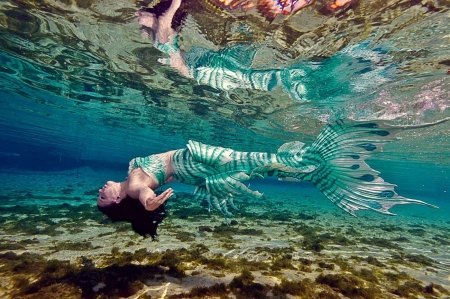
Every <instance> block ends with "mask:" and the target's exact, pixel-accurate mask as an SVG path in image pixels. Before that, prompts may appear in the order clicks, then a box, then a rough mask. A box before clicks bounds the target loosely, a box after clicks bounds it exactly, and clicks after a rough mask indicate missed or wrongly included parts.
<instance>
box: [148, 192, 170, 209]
mask: <svg viewBox="0 0 450 299" xmlns="http://www.w3.org/2000/svg"><path fill="white" fill-rule="evenodd" d="M172 195H173V189H172V188H168V189H167V190H165V191H164V192H163V193H161V194H160V195H158V196H156V195H155V194H153V196H151V197H149V198H147V200H146V201H145V209H146V210H147V211H154V210H156V209H157V208H158V207H159V206H160V205H162V204H163V203H164V202H165V201H166V200H168V199H169V198H170V197H171V196H172Z"/></svg>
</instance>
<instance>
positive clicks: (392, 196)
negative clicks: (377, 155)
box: [301, 121, 437, 216]
mask: <svg viewBox="0 0 450 299" xmlns="http://www.w3.org/2000/svg"><path fill="white" fill-rule="evenodd" d="M416 128H417V127H416ZM404 129H408V128H404ZM399 130H401V128H394V127H389V126H387V125H383V124H377V123H345V122H342V121H338V122H336V123H335V124H333V125H327V126H326V127H325V128H324V129H323V130H322V132H321V133H320V135H319V136H318V137H317V139H316V140H315V142H314V143H313V144H312V145H311V146H310V147H309V148H308V149H307V150H306V151H305V153H304V159H303V160H304V161H303V162H305V160H307V161H309V162H310V163H311V164H313V165H317V166H318V167H317V169H315V170H314V171H312V172H310V173H308V174H306V175H302V176H301V179H302V180H305V181H309V182H311V183H313V184H314V185H315V186H316V187H317V188H318V189H319V190H320V191H322V193H323V194H324V195H325V196H326V197H327V198H328V199H329V200H331V201H332V202H333V203H334V204H335V205H337V206H338V207H340V208H341V209H343V210H344V211H346V212H348V213H350V214H351V215H353V216H355V211H358V210H372V211H375V212H378V213H382V214H388V215H395V214H393V213H391V212H390V211H389V209H390V208H391V207H392V206H394V205H398V204H421V205H426V206H430V207H433V208H437V207H436V206H433V205H431V204H428V203H425V202H423V201H420V200H416V199H410V198H405V197H402V196H399V195H398V194H397V193H396V192H395V191H394V187H395V185H393V184H390V183H388V182H385V181H384V180H383V179H382V178H381V177H380V176H379V172H378V171H376V170H374V169H372V168H371V167H370V166H369V165H367V164H366V162H365V159H367V158H368V157H369V156H370V155H371V154H372V153H373V152H376V151H379V150H381V148H382V146H383V145H384V144H386V143H388V142H391V141H393V140H394V139H395V135H396V134H397V133H398V131H399Z"/></svg>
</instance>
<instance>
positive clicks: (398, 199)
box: [97, 122, 434, 236]
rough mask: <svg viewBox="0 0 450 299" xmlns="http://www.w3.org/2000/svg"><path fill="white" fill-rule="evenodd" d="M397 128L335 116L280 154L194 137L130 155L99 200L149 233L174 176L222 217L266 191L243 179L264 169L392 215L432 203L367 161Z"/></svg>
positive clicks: (339, 201)
mask: <svg viewBox="0 0 450 299" xmlns="http://www.w3.org/2000/svg"><path fill="white" fill-rule="evenodd" d="M415 128H417V127H415ZM398 131H399V129H397V128H391V127H389V126H387V125H383V124H377V123H344V122H337V123H335V124H333V125H328V126H326V127H325V128H324V129H323V130H322V132H321V133H320V135H319V136H318V137H317V139H316V141H315V142H314V143H313V144H312V145H311V146H308V147H304V146H303V145H304V144H303V143H301V142H298V141H296V142H289V143H286V144H284V145H282V146H281V147H280V148H279V149H278V151H277V153H276V154H270V153H260V152H238V151H235V150H233V149H229V148H222V147H216V146H209V145H205V144H201V143H199V142H195V141H189V143H188V144H187V148H184V149H180V150H175V151H170V152H167V153H163V154H157V155H151V156H148V157H143V158H135V159H133V160H131V162H130V167H129V172H128V178H127V180H126V181H124V182H120V183H118V182H112V181H109V182H107V183H106V185H105V186H103V188H101V189H100V190H99V196H98V201H97V203H98V207H99V209H100V211H102V212H103V213H105V214H106V215H107V216H108V217H109V218H110V219H111V220H113V221H129V222H131V223H132V224H133V228H134V229H135V231H137V232H138V233H140V234H141V235H146V234H151V235H152V236H154V235H155V234H156V227H157V225H158V223H159V222H161V221H162V219H164V217H165V216H166V214H165V210H164V203H165V201H167V199H169V198H170V197H171V196H172V194H173V190H172V189H171V188H169V189H167V190H166V191H164V192H162V193H161V194H160V195H156V194H155V192H154V190H156V189H157V188H159V187H161V186H162V185H164V184H167V183H170V182H175V181H177V182H181V183H185V184H190V185H194V186H197V188H196V189H195V191H194V196H195V197H196V198H198V199H201V200H206V201H207V202H208V203H209V204H210V205H212V206H213V207H214V208H216V209H217V210H219V211H220V212H221V213H222V214H223V215H224V216H225V217H230V216H232V214H231V213H230V212H229V211H228V206H231V207H232V208H234V209H236V206H235V205H234V202H233V198H234V197H236V196H242V195H247V196H252V197H255V198H261V197H262V194H261V193H259V192H257V191H252V190H250V189H249V188H248V187H246V186H245V185H244V184H243V182H244V181H247V180H249V179H251V178H263V177H266V176H277V177H278V178H279V179H281V180H286V181H291V182H292V181H294V182H295V181H297V182H298V181H308V182H311V183H313V184H314V185H315V186H316V187H317V188H318V189H319V190H320V191H322V193H323V194H324V195H325V196H326V197H327V198H328V199H329V200H331V201H332V202H333V203H334V204H336V205H337V206H338V207H340V208H341V209H343V210H344V211H346V212H348V213H350V214H351V215H355V211H358V210H372V211H375V212H379V213H383V214H388V215H393V214H392V213H391V212H390V211H389V209H390V208H391V207H392V206H394V205H397V204H411V203H414V204H422V205H428V206H432V205H430V204H427V203H425V202H422V201H420V200H415V199H409V198H405V197H402V196H399V195H398V194H397V193H396V192H395V191H394V185H392V184H390V183H387V182H385V181H384V180H383V179H382V178H381V177H380V176H379V175H378V174H379V172H377V171H376V170H374V169H372V168H370V166H369V165H367V164H366V163H365V159H366V158H367V157H369V155H370V154H371V153H373V152H376V151H379V150H380V149H381V147H382V145H383V144H385V143H387V142H389V141H390V140H392V139H393V138H394V136H395V134H396V133H397V132H398ZM432 207H434V206H432Z"/></svg>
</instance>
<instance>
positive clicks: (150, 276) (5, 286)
mask: <svg viewBox="0 0 450 299" xmlns="http://www.w3.org/2000/svg"><path fill="white" fill-rule="evenodd" d="M123 175H124V174H123V173H112V172H110V171H102V170H98V171H94V170H92V169H88V168H84V169H78V170H72V171H64V172H54V173H47V172H46V173H36V172H19V171H15V170H13V169H9V170H3V172H1V173H0V181H1V182H2V194H1V195H2V199H1V200H0V210H1V213H0V223H1V227H0V239H1V243H0V297H1V298H450V292H449V290H450V250H449V248H450V220H449V218H448V215H449V214H450V213H449V211H448V209H445V208H444V209H442V208H441V209H439V210H434V209H430V208H427V207H421V206H414V207H412V206H408V207H398V208H397V207H396V208H395V209H394V212H396V213H398V214H399V215H398V216H395V217H387V216H380V215H375V214H374V213H370V212H362V213H359V214H358V215H359V217H357V218H355V217H351V216H349V215H347V214H345V213H344V212H342V211H341V210H339V209H338V208H337V207H335V206H334V205H333V204H331V203H330V202H328V200H326V199H325V198H324V197H323V196H322V195H321V194H320V193H319V192H318V191H317V190H316V189H315V188H314V187H311V186H309V185H301V184H297V185H293V184H278V185H277V184H273V181H266V182H264V181H263V182H255V183H252V186H251V188H252V189H254V190H259V191H262V192H264V194H265V197H264V198H263V199H261V200H241V201H239V200H236V203H237V205H238V206H239V208H240V209H239V211H237V212H235V213H234V214H235V217H234V218H231V219H229V225H226V224H225V221H224V219H223V217H221V216H220V215H219V214H218V213H217V212H215V211H211V213H208V209H207V208H206V207H205V206H204V205H202V204H200V203H198V202H195V201H194V200H193V199H192V197H191V196H190V193H189V192H190V191H191V189H190V188H189V187H185V186H181V185H177V186H175V187H174V188H175V190H176V192H177V193H176V196H175V197H174V198H172V199H171V200H170V202H169V204H168V208H169V211H170V213H169V216H168V217H167V218H166V219H165V220H164V222H163V223H162V224H161V225H160V227H159V229H158V233H159V237H158V238H157V240H156V241H152V240H151V238H146V239H144V238H142V237H140V236H139V235H137V234H135V233H134V232H133V231H132V230H131V227H130V225H129V224H127V223H115V224H113V223H111V222H110V221H109V220H107V219H104V218H103V216H102V214H101V213H100V212H98V211H97V209H96V206H95V197H96V194H97V190H98V188H99V187H100V186H102V184H103V183H104V182H105V181H106V180H108V179H113V180H120V179H123V178H124V177H123Z"/></svg>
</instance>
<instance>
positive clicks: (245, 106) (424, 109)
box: [0, 0, 450, 298]
mask: <svg viewBox="0 0 450 299" xmlns="http://www.w3.org/2000/svg"><path fill="white" fill-rule="evenodd" d="M160 2H162V4H163V6H164V3H166V4H169V3H170V1H144V2H137V3H134V2H132V1H78V0H77V1H62V2H53V1H0V107H1V109H0V141H1V144H2V147H1V149H0V178H1V179H0V183H1V185H2V187H1V189H0V190H1V195H2V198H1V199H0V209H1V213H0V223H1V227H0V240H1V242H0V245H1V246H0V255H1V264H2V265H4V266H3V267H1V268H0V273H1V277H4V278H2V280H1V283H0V297H5V298H6V297H11V298H12V297H14V296H16V297H17V296H19V297H20V298H50V297H46V296H48V294H51V293H52V294H54V295H53V296H56V297H55V298H80V297H82V298H97V297H98V298H106V297H111V298H117V297H128V296H132V295H136V294H141V295H142V294H144V293H146V294H147V295H149V296H152V298H153V297H156V298H160V297H162V296H163V292H164V290H166V292H167V296H173V298H182V296H181V295H180V294H181V293H184V294H185V296H188V295H186V294H188V293H189V292H191V293H190V294H191V298H192V297H193V298H202V296H203V297H204V298H208V296H213V295H212V294H216V295H217V294H219V295H218V296H226V295H225V294H231V293H233V294H234V295H236V296H238V298H264V296H269V297H270V296H271V295H270V294H275V295H273V296H275V297H276V296H277V294H278V295H280V294H281V295H280V296H282V295H286V294H291V295H294V296H301V295H299V294H296V293H295V291H292V290H291V293H289V292H287V291H285V290H284V291H278V292H281V293H277V291H276V288H275V289H274V287H275V286H277V285H278V286H279V287H280V286H283V283H282V281H294V282H298V284H300V283H299V281H303V280H304V279H310V280H311V281H313V283H312V284H313V285H314V288H315V289H314V290H313V291H312V290H310V289H309V290H303V294H310V293H308V292H312V293H314V294H315V295H314V296H316V297H314V296H313V295H304V296H307V297H299V298H337V297H325V296H337V294H339V293H340V294H343V295H345V296H347V297H349V298H394V297H393V296H394V295H395V294H397V295H399V294H401V295H402V296H403V297H407V298H422V297H420V296H424V297H425V298H447V297H445V296H449V293H448V292H449V291H448V290H450V254H449V253H450V251H449V250H448V249H449V245H450V243H449V242H450V241H448V240H449V238H450V185H449V178H450V146H449V144H450V121H448V122H443V123H440V124H437V125H435V126H430V127H426V128H421V129H414V130H405V131H403V132H400V133H399V134H398V137H399V139H398V140H397V141H395V142H393V143H390V144H388V145H386V146H385V148H384V150H383V151H382V152H380V153H376V154H374V156H373V157H371V158H370V159H369V160H368V163H369V164H370V165H371V166H372V167H373V168H374V169H376V170H378V171H380V172H381V176H382V177H383V178H384V179H385V181H388V182H390V183H393V184H396V185H397V187H396V189H395V190H396V192H397V193H398V194H400V195H402V196H405V197H409V198H415V199H419V200H422V201H425V202H427V203H430V204H433V205H436V206H438V207H439V209H437V210H436V209H431V208H428V207H424V206H418V205H408V206H406V205H405V206H395V207H393V208H392V212H394V213H396V214H398V215H397V216H395V217H389V216H385V215H379V214H376V213H372V212H367V211H362V212H358V213H357V214H358V216H359V217H357V218H354V217H351V216H350V215H347V214H346V213H345V212H343V211H341V210H340V209H339V208H338V207H336V206H335V205H333V204H332V203H331V202H330V201H328V200H327V199H326V197H325V196H324V195H323V194H321V193H320V192H319V191H318V190H317V189H316V188H315V187H314V186H313V185H312V184H309V183H303V182H302V183H295V184H293V183H287V182H279V181H277V180H275V179H264V180H252V181H250V185H251V188H252V189H253V190H258V191H260V192H262V193H264V198H263V200H261V201H256V200H250V199H236V202H237V204H238V206H239V207H240V208H241V209H240V211H238V212H236V213H235V217H234V218H232V219H230V220H233V221H235V222H232V225H230V226H228V230H229V231H228V232H227V231H226V230H227V226H225V225H224V223H225V221H224V219H223V218H222V216H221V215H220V214H219V213H218V212H217V211H211V213H208V212H207V209H206V207H205V206H204V205H202V204H201V203H198V202H195V201H193V198H192V196H191V195H190V194H192V192H193V187H192V186H186V185H182V184H173V186H172V187H173V188H174V189H175V192H176V198H174V199H173V200H170V201H169V203H168V208H169V216H168V218H166V220H164V222H163V224H162V225H161V226H160V228H159V230H158V232H159V241H158V242H152V241H151V239H142V238H141V237H139V236H137V235H136V234H134V233H133V232H132V230H131V228H130V226H129V225H128V224H125V223H122V224H117V223H115V224H113V223H111V222H108V221H107V220H104V219H103V218H102V214H101V213H100V212H99V211H97V208H96V200H95V199H96V196H97V190H98V188H100V187H101V186H102V185H103V184H104V182H105V181H106V180H117V181H120V180H123V179H125V177H126V171H127V167H128V162H129V161H130V160H131V159H132V158H134V157H137V156H144V155H149V154H154V153H160V152H164V151H168V150H172V149H179V148H183V147H184V146H185V144H186V143H187V141H188V140H197V141H200V142H202V143H206V144H211V145H217V146H223V147H230V148H233V149H236V150H241V151H263V152H276V150H277V149H278V147H279V146H280V145H281V144H283V143H285V142H289V141H294V140H300V141H302V142H305V143H307V144H309V143H311V142H313V141H314V139H315V138H316V136H317V135H318V134H319V132H320V131H321V129H322V128H323V127H324V126H325V125H326V123H327V122H333V121H334V120H336V119H346V120H347V121H354V122H357V121H376V122H382V123H387V124H390V125H395V126H404V125H420V124H427V123H433V122H439V121H441V120H444V119H447V118H449V117H450V75H449V74H448V72H449V70H450V69H449V68H450V60H449V54H450V42H449V36H450V26H449V25H450V24H449V23H450V18H449V16H448V15H449V13H450V5H449V4H448V3H447V2H445V1H428V2H426V1H422V2H419V1H389V2H387V1H351V3H350V4H349V5H347V6H344V7H343V8H341V9H337V10H332V9H329V8H328V9H327V8H326V7H327V6H326V4H327V2H332V1H315V2H313V3H312V4H311V5H310V6H308V7H306V8H304V9H302V10H300V11H298V12H297V13H295V14H293V15H290V16H284V17H283V16H278V17H277V18H275V19H274V20H269V19H267V18H265V17H264V16H263V15H261V14H260V13H259V12H258V10H257V9H253V10H250V11H247V12H243V11H241V10H239V9H238V10H226V9H225V8H223V7H221V6H216V5H215V4H214V1H207V0H204V1H203V0H202V1H194V0H186V1H184V2H183V3H182V4H181V7H180V8H179V10H178V11H177V13H176V14H175V17H174V22H173V23H172V27H173V28H175V32H176V34H178V40H177V42H176V45H177V47H179V49H178V48H177V51H181V52H180V53H182V54H183V57H184V58H185V60H184V61H185V63H186V65H187V67H188V69H190V71H191V73H190V74H189V75H186V74H184V75H183V72H180V70H179V69H177V67H175V66H174V65H172V66H170V65H164V64H161V63H160V62H158V60H160V59H164V58H168V57H169V55H168V54H167V53H164V51H161V49H157V48H155V43H154V39H153V38H152V34H153V32H152V30H151V29H149V28H148V27H147V28H146V27H145V26H141V25H140V24H138V21H137V18H136V16H135V12H137V11H139V10H141V9H143V8H146V7H147V8H149V7H152V6H153V5H156V7H161V6H160V5H161V4H158V3H160ZM425 2H426V3H425ZM158 5H159V6H158ZM227 72H228V73H227ZM205 227H207V228H205ZM305 227H309V228H311V229H312V230H314V229H315V231H314V232H313V233H311V232H309V233H308V232H307V231H306V230H305V229H304V228H305ZM221 229H223V230H224V231H221ZM245 229H249V231H246V230H245ZM251 229H253V230H254V231H251ZM350 229H352V230H350ZM354 231H356V233H355V232H354ZM352 232H353V233H352ZM227 233H228V234H227ZM229 233H231V236H230V235H229ZM330 235H332V236H335V237H336V236H338V237H340V236H342V235H343V236H345V238H347V239H346V240H344V239H342V238H341V239H339V238H337V237H336V238H331V237H329V236H330ZM401 238H403V239H401ZM308 240H309V241H311V242H310V243H308V242H307V241H308ZM343 240H344V241H343ZM383 240H384V243H383ZM313 241H315V242H316V243H315V244H316V245H317V244H319V245H321V246H323V248H322V247H320V246H319V247H317V246H316V247H314V246H312V245H311V244H313V243H314V242H313ZM198 244H203V245H205V246H207V247H208V248H209V251H205V252H202V253H201V254H200V256H202V257H203V259H198V258H197V256H198V255H199V254H197V255H192V254H190V253H189V254H187V253H186V252H182V251H179V250H182V249H183V248H188V250H193V249H192V248H197V247H198V246H199V245H198ZM195 246H197V247H195ZM261 248H263V249H261ZM264 248H265V249H264ZM142 249H145V250H147V253H148V256H149V257H148V258H147V259H145V258H142V257H141V256H139V252H141V253H142V251H139V250H142ZM277 249H278V252H277V251H276V250H277ZM177 250H178V251H177ZM283 250H284V251H283ZM171 252H172V253H173V252H174V253H175V255H178V256H181V257H182V258H181V260H180V259H177V258H174V257H173V256H171V255H170V254H171ZM169 253H170V254H169ZM127 254H129V256H127ZM194 256H196V257H195V258H194ZM286 256H288V257H286ZM269 257H270V258H269ZM369 257H375V258H376V259H378V260H379V261H381V263H382V264H383V266H380V265H379V264H376V263H372V262H370V261H372V260H371V259H369ZM239 258H245V261H247V262H248V261H249V263H250V262H252V263H254V264H252V267H253V268H252V267H250V266H249V265H248V264H246V263H245V261H242V260H239ZM283 258H286V259H287V260H289V263H291V264H292V265H293V267H291V266H288V265H286V264H285V266H281V268H280V269H277V268H276V267H275V266H274V261H276V260H277V259H280V260H281V259H283ZM301 258H307V259H308V260H310V261H312V265H311V264H304V261H303V264H302V259H301ZM219 260H220V261H219ZM30 261H34V263H35V265H36V267H31V266H30V263H33V262H30ZM236 261H239V263H237V262H236ZM256 262H264V263H266V268H264V267H262V268H261V269H259V268H258V267H257V266H255V265H256ZM319 262H323V263H325V264H327V263H329V264H334V265H335V266H334V268H333V269H330V268H327V267H326V266H324V264H320V263H319ZM321 265H322V266H321ZM132 267H136V268H132ZM171 267H172V268H171ZM255 267H256V268H255ZM55 268H59V269H61V270H60V272H58V271H56V270H55ZM247 268H249V269H250V270H251V273H252V275H253V276H254V278H253V280H252V281H253V282H252V283H253V284H252V283H249V282H248V281H247V283H246V284H245V283H244V286H243V287H241V288H238V289H237V288H236V285H235V284H233V280H232V279H233V278H235V280H234V282H235V283H236V281H237V280H236V279H237V278H239V277H240V278H239V279H242V277H244V276H243V275H244V274H245V273H244V274H243V273H242V271H243V269H247ZM361 269H366V270H367V269H369V271H371V272H370V273H372V274H373V275H375V277H376V279H373V278H372V279H371V278H370V277H369V276H367V275H366V276H365V275H364V273H366V272H361ZM389 271H391V272H392V273H394V274H395V275H391V276H389V275H387V274H385V273H386V272H389ZM403 272H404V273H405V274H402V273H403ZM70 273H72V274H70ZM73 273H75V274H73ZM121 273H122V276H126V277H127V278H126V279H125V278H124V279H123V280H122V282H121V283H119V284H114V280H116V279H117V277H118V276H120V274H121ZM123 273H125V274H126V275H124V274H123ZM131 273H134V274H131ZM180 273H182V274H180ZM366 274H367V273H366ZM239 275H241V276H239ZM320 275H322V276H321V277H325V276H326V275H336V276H335V277H338V276H337V275H343V276H344V277H345V279H344V280H345V281H347V282H348V281H351V280H349V279H351V278H349V277H352V278H353V279H356V281H353V282H352V283H353V285H358V283H361V286H362V287H361V288H363V289H367V288H368V287H369V288H371V287H373V289H376V290H377V291H374V294H369V291H367V292H362V293H358V292H356V291H354V292H353V293H351V292H350V293H348V292H347V293H346V291H345V290H344V289H342V288H341V289H339V288H338V287H336V286H335V285H333V284H332V283H330V282H329V281H328V283H327V282H324V280H320V279H318V278H317V277H319V276H320ZM324 275H325V276H324ZM394 276H395V279H394V278H392V277H394ZM49 277H50V278H51V279H49ZM80 277H81V278H80ZM329 277H330V276H328V278H329ZM282 279H284V280H282ZM215 283H217V284H219V283H223V284H224V288H225V291H224V290H222V289H221V290H222V291H223V292H222V291H220V290H219V289H214V290H213V289H208V291H209V292H210V293H208V292H207V291H205V290H206V289H204V290H203V291H204V292H205V294H206V295H197V297H195V295H194V292H193V291H192V287H193V286H197V287H205V288H206V287H211V286H212V285H214V284H215ZM431 283H433V284H434V285H436V287H434V289H433V288H432V287H431V289H432V290H431V292H430V284H431ZM255 284H260V285H263V286H265V289H263V291H261V290H260V292H259V293H257V294H258V295H255V294H256V293H254V294H253V293H252V294H250V293H246V292H250V289H252V287H253V289H252V290H253V291H255V290H256V289H255V288H256V287H255ZM284 286H286V285H284ZM426 286H428V288H426ZM158 287H159V289H158ZM280 288H281V287H280ZM286 289H287V287H286ZM269 290H271V292H272V293H270V292H269ZM347 291H348V290H347ZM221 292H222V293H221ZM255 292H256V291H255ZM283 292H284V293H283ZM321 292H322V293H321ZM324 292H328V293H329V294H328V295H325V293H324ZM312 293H311V294H312ZM199 294H200V291H199ZM208 294H209V295H208ZM220 294H222V295H220ZM268 294H269V295H268ZM320 294H322V295H320ZM177 295H178V296H181V297H176V296H177ZM27 296H28V297H27ZM33 296H34V297H33ZM101 296H104V297H101ZM136 296H137V295H136ZM273 296H272V297H273ZM371 296H372V297H371ZM142 298H143V297H142Z"/></svg>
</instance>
